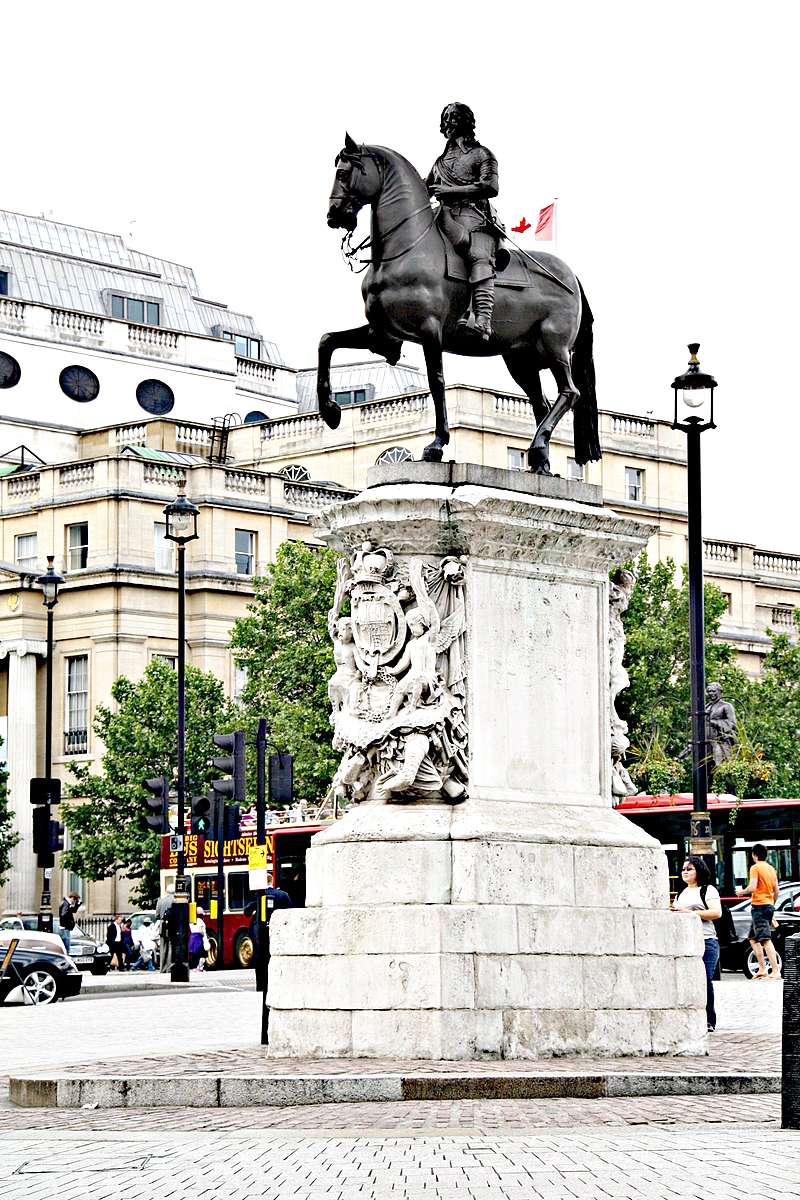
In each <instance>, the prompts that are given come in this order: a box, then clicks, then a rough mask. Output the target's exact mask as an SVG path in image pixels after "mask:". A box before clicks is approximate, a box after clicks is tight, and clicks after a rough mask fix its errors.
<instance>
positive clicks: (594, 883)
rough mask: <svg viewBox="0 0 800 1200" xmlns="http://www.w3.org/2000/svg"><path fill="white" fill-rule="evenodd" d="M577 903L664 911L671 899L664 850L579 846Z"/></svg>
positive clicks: (576, 869)
mask: <svg viewBox="0 0 800 1200" xmlns="http://www.w3.org/2000/svg"><path fill="white" fill-rule="evenodd" d="M575 878H576V880H580V886H579V888H578V891H579V895H578V896H577V900H578V901H579V902H580V903H581V904H584V905H587V906H589V907H598V908H663V907H664V906H665V905H666V903H667V901H668V899H669V876H668V872H667V859H666V855H665V854H664V851H663V850H655V849H654V850H646V849H644V848H642V849H638V848H634V847H629V846H623V847H620V848H618V849H614V848H613V847H608V846H576V847H575Z"/></svg>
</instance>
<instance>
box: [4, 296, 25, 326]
mask: <svg viewBox="0 0 800 1200" xmlns="http://www.w3.org/2000/svg"><path fill="white" fill-rule="evenodd" d="M24 320H25V305H24V304H23V303H22V301H21V300H11V299H10V298H9V297H8V296H0V321H13V322H14V323H15V324H16V323H18V322H21V321H24Z"/></svg>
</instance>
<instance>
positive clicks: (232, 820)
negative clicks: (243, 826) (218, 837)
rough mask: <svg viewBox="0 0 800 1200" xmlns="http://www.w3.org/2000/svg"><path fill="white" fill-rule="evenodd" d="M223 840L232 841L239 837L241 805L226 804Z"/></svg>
mask: <svg viewBox="0 0 800 1200" xmlns="http://www.w3.org/2000/svg"><path fill="white" fill-rule="evenodd" d="M222 836H223V838H224V839H225V841H226V842H230V841H232V840H233V839H234V838H238V836H239V805H238V804H226V805H225V815H224V817H223V834H222Z"/></svg>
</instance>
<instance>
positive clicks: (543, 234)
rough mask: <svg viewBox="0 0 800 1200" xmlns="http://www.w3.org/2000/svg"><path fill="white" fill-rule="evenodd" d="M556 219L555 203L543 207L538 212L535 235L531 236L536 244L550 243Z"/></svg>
mask: <svg viewBox="0 0 800 1200" xmlns="http://www.w3.org/2000/svg"><path fill="white" fill-rule="evenodd" d="M555 219H556V202H555V200H554V201H553V203H552V204H547V205H545V207H544V208H542V209H540V210H539V220H538V221H537V222H536V233H535V234H534V235H533V236H534V237H535V238H536V241H537V242H552V240H553V226H554V224H555Z"/></svg>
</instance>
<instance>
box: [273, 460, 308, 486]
mask: <svg viewBox="0 0 800 1200" xmlns="http://www.w3.org/2000/svg"><path fill="white" fill-rule="evenodd" d="M278 473H279V474H280V475H282V476H283V478H284V479H291V481H292V483H308V481H309V480H310V479H311V472H310V471H309V470H308V468H307V467H302V466H301V465H300V463H289V465H288V467H282V468H281V470H280V471H279V472H278Z"/></svg>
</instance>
